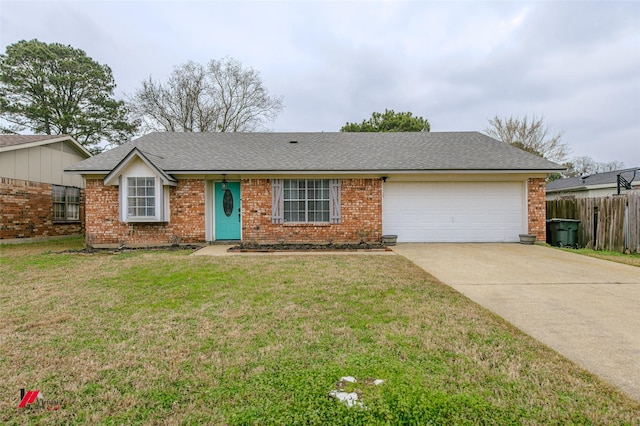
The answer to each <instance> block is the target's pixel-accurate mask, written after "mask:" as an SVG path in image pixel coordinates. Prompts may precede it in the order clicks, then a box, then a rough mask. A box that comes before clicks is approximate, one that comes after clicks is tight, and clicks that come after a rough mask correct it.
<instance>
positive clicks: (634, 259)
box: [559, 248, 640, 266]
mask: <svg viewBox="0 0 640 426" xmlns="http://www.w3.org/2000/svg"><path fill="white" fill-rule="evenodd" d="M559 250H564V251H570V252H573V253H578V254H582V255H585V256H590V257H597V258H598V259H604V260H609V261H611V262H617V263H624V264H625V265H631V266H640V253H620V252H617V251H604V250H593V249H587V248H581V249H577V250H575V249H567V248H560V249H559Z"/></svg>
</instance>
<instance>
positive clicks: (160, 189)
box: [118, 174, 170, 223]
mask: <svg viewBox="0 0 640 426" xmlns="http://www.w3.org/2000/svg"><path fill="white" fill-rule="evenodd" d="M135 177H144V178H150V177H153V176H133V175H127V174H123V175H120V177H119V179H118V181H119V190H120V202H119V204H120V206H119V208H120V221H122V222H127V223H154V222H169V219H170V215H169V211H170V209H169V187H168V186H166V185H163V184H162V179H160V178H159V177H157V176H155V177H153V179H154V183H155V206H154V207H155V211H156V214H155V216H129V215H128V211H129V203H128V197H127V195H128V192H129V191H128V178H135Z"/></svg>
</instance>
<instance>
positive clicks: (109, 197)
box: [86, 179, 205, 245]
mask: <svg viewBox="0 0 640 426" xmlns="http://www.w3.org/2000/svg"><path fill="white" fill-rule="evenodd" d="M204 192H205V191H204V180H202V179H183V180H180V181H179V182H178V186H176V187H170V189H169V197H170V201H169V205H170V213H171V218H170V220H169V222H162V223H127V222H121V221H120V219H119V218H120V215H119V203H118V187H117V186H105V185H104V182H103V181H102V179H87V188H86V200H87V201H86V205H87V209H86V210H87V213H86V217H87V231H86V235H87V244H89V245H96V244H121V245H135V244H173V243H194V242H204V241H205V235H204V227H205V218H204V206H205V203H204Z"/></svg>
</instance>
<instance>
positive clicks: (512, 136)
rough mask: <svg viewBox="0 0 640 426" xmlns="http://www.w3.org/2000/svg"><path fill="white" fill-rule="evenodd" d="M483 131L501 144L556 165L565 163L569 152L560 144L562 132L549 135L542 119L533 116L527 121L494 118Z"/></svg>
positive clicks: (512, 118) (564, 144) (523, 119)
mask: <svg viewBox="0 0 640 426" xmlns="http://www.w3.org/2000/svg"><path fill="white" fill-rule="evenodd" d="M484 131H485V133H486V134H487V135H489V136H491V137H493V138H496V139H498V140H500V141H502V142H505V143H508V144H510V145H513V146H515V147H517V148H520V149H523V150H525V151H527V152H531V153H532V154H536V155H539V156H540V157H543V158H546V159H547V160H550V161H555V162H557V163H562V162H563V161H565V160H566V159H567V156H568V155H569V152H570V151H571V150H570V148H569V146H568V145H567V144H566V143H564V142H562V134H563V132H559V133H557V134H555V135H551V134H550V133H549V128H548V126H547V125H546V124H545V123H544V117H540V118H536V117H535V116H534V117H533V118H532V119H531V121H529V119H528V118H527V116H524V118H518V117H509V118H504V119H503V118H500V117H498V116H495V117H493V118H492V119H490V120H489V126H488V127H486V128H485V129H484Z"/></svg>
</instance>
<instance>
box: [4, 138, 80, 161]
mask: <svg viewBox="0 0 640 426" xmlns="http://www.w3.org/2000/svg"><path fill="white" fill-rule="evenodd" d="M55 142H65V143H67V144H69V145H71V146H73V147H74V148H75V149H76V150H78V151H79V152H82V153H83V154H84V156H85V157H91V153H90V152H89V151H87V149H86V148H85V147H83V146H82V145H80V143H78V142H77V141H76V140H75V139H74V138H72V137H71V136H69V135H0V151H15V150H19V149H25V148H30V147H33V146H41V145H47V144H51V143H55Z"/></svg>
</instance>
